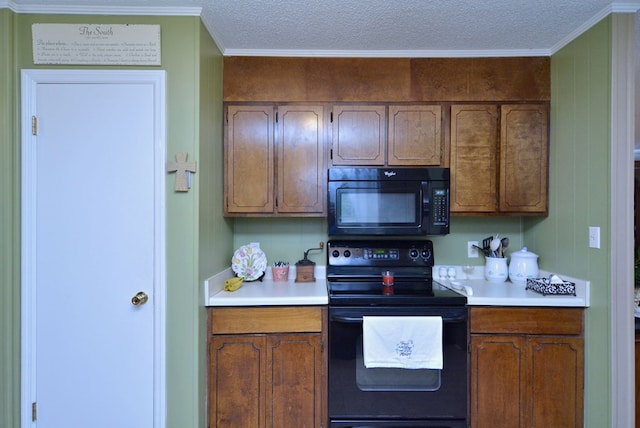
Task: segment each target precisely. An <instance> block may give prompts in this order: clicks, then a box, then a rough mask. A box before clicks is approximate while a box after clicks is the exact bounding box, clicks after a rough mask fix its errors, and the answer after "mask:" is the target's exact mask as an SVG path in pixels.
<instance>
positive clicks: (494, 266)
mask: <svg viewBox="0 0 640 428" xmlns="http://www.w3.org/2000/svg"><path fill="white" fill-rule="evenodd" d="M484 276H485V278H486V279H487V281H489V282H505V281H506V280H507V277H508V276H509V269H508V267H507V258H506V257H487V258H486V263H485V266H484Z"/></svg>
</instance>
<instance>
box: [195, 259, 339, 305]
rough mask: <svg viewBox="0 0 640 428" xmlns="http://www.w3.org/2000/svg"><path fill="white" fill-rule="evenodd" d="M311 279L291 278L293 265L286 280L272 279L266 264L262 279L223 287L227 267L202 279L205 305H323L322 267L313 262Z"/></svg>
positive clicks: (324, 283) (229, 273)
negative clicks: (237, 286) (229, 288)
mask: <svg viewBox="0 0 640 428" xmlns="http://www.w3.org/2000/svg"><path fill="white" fill-rule="evenodd" d="M314 276H315V278H316V281H315V282H295V278H296V267H295V266H290V267H289V281H287V282H275V281H273V277H272V275H271V268H270V267H268V268H267V271H266V272H265V276H264V278H263V280H262V281H251V282H243V283H242V286H241V287H240V288H239V289H237V290H236V291H224V281H225V280H226V279H229V278H233V277H234V274H233V271H232V270H231V268H228V269H226V270H224V271H223V272H221V273H219V274H217V275H214V276H212V277H211V278H209V279H208V280H206V281H205V306H291V305H296V306H299V305H326V304H327V303H329V297H328V295H327V278H326V268H325V267H324V266H316V267H315V274H314Z"/></svg>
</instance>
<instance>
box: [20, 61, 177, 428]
mask: <svg viewBox="0 0 640 428" xmlns="http://www.w3.org/2000/svg"><path fill="white" fill-rule="evenodd" d="M65 83H68V84H74V83H79V84H80V83H90V84H151V85H152V86H153V93H154V100H153V104H154V107H153V109H154V125H153V126H154V129H153V133H154V139H155V141H154V155H153V157H154V159H153V164H154V178H153V181H154V220H155V221H154V242H155V244H154V284H153V296H154V298H153V311H154V314H153V319H154V322H153V324H154V325H153V336H154V337H153V342H154V351H153V354H154V355H153V364H154V368H153V383H154V385H153V409H154V410H153V427H154V428H164V427H165V424H166V339H165V338H166V216H165V206H166V191H165V163H166V101H165V99H166V72H165V71H164V70H62V69H61V70H28V69H25V70H22V71H21V103H22V106H21V117H22V119H21V134H22V137H21V143H22V147H21V155H22V160H21V171H22V172H21V180H22V184H21V209H22V214H21V235H22V236H21V247H22V248H21V278H22V279H21V357H20V361H21V369H20V371H21V373H20V376H21V393H20V395H21V404H20V415H21V416H20V420H21V426H22V427H23V428H27V427H31V426H36V425H37V421H36V422H35V423H34V422H33V421H32V409H31V404H32V403H33V402H35V401H36V398H37V396H36V364H35V347H36V331H35V325H36V324H35V321H36V319H35V313H36V312H35V309H36V307H35V303H36V289H35V285H36V275H35V261H36V246H35V241H34V239H35V237H36V230H35V225H36V223H35V215H36V183H35V179H34V174H33V173H34V171H35V168H36V156H35V150H34V146H35V143H36V137H35V136H34V135H32V123H31V116H32V114H33V112H34V111H35V108H36V99H37V87H38V85H39V84H65Z"/></svg>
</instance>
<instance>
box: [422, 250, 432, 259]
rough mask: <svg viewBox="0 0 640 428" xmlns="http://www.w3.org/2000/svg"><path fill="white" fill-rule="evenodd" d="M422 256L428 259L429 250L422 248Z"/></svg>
mask: <svg viewBox="0 0 640 428" xmlns="http://www.w3.org/2000/svg"><path fill="white" fill-rule="evenodd" d="M422 258H423V259H425V260H429V259H430V258H431V251H429V250H427V249H424V250H422Z"/></svg>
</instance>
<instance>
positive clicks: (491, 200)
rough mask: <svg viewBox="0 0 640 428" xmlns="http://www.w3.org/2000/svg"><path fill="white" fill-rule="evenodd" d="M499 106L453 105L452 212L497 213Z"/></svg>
mask: <svg viewBox="0 0 640 428" xmlns="http://www.w3.org/2000/svg"><path fill="white" fill-rule="evenodd" d="M497 119H498V106H497V105H490V104H471V105H452V106H451V158H450V168H451V212H452V213H454V212H471V213H483V212H494V211H496V209H497V206H496V204H497V201H496V189H497V186H496V179H497V176H496V161H497V157H496V148H497V147H496V136H497V129H498V120H497Z"/></svg>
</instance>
